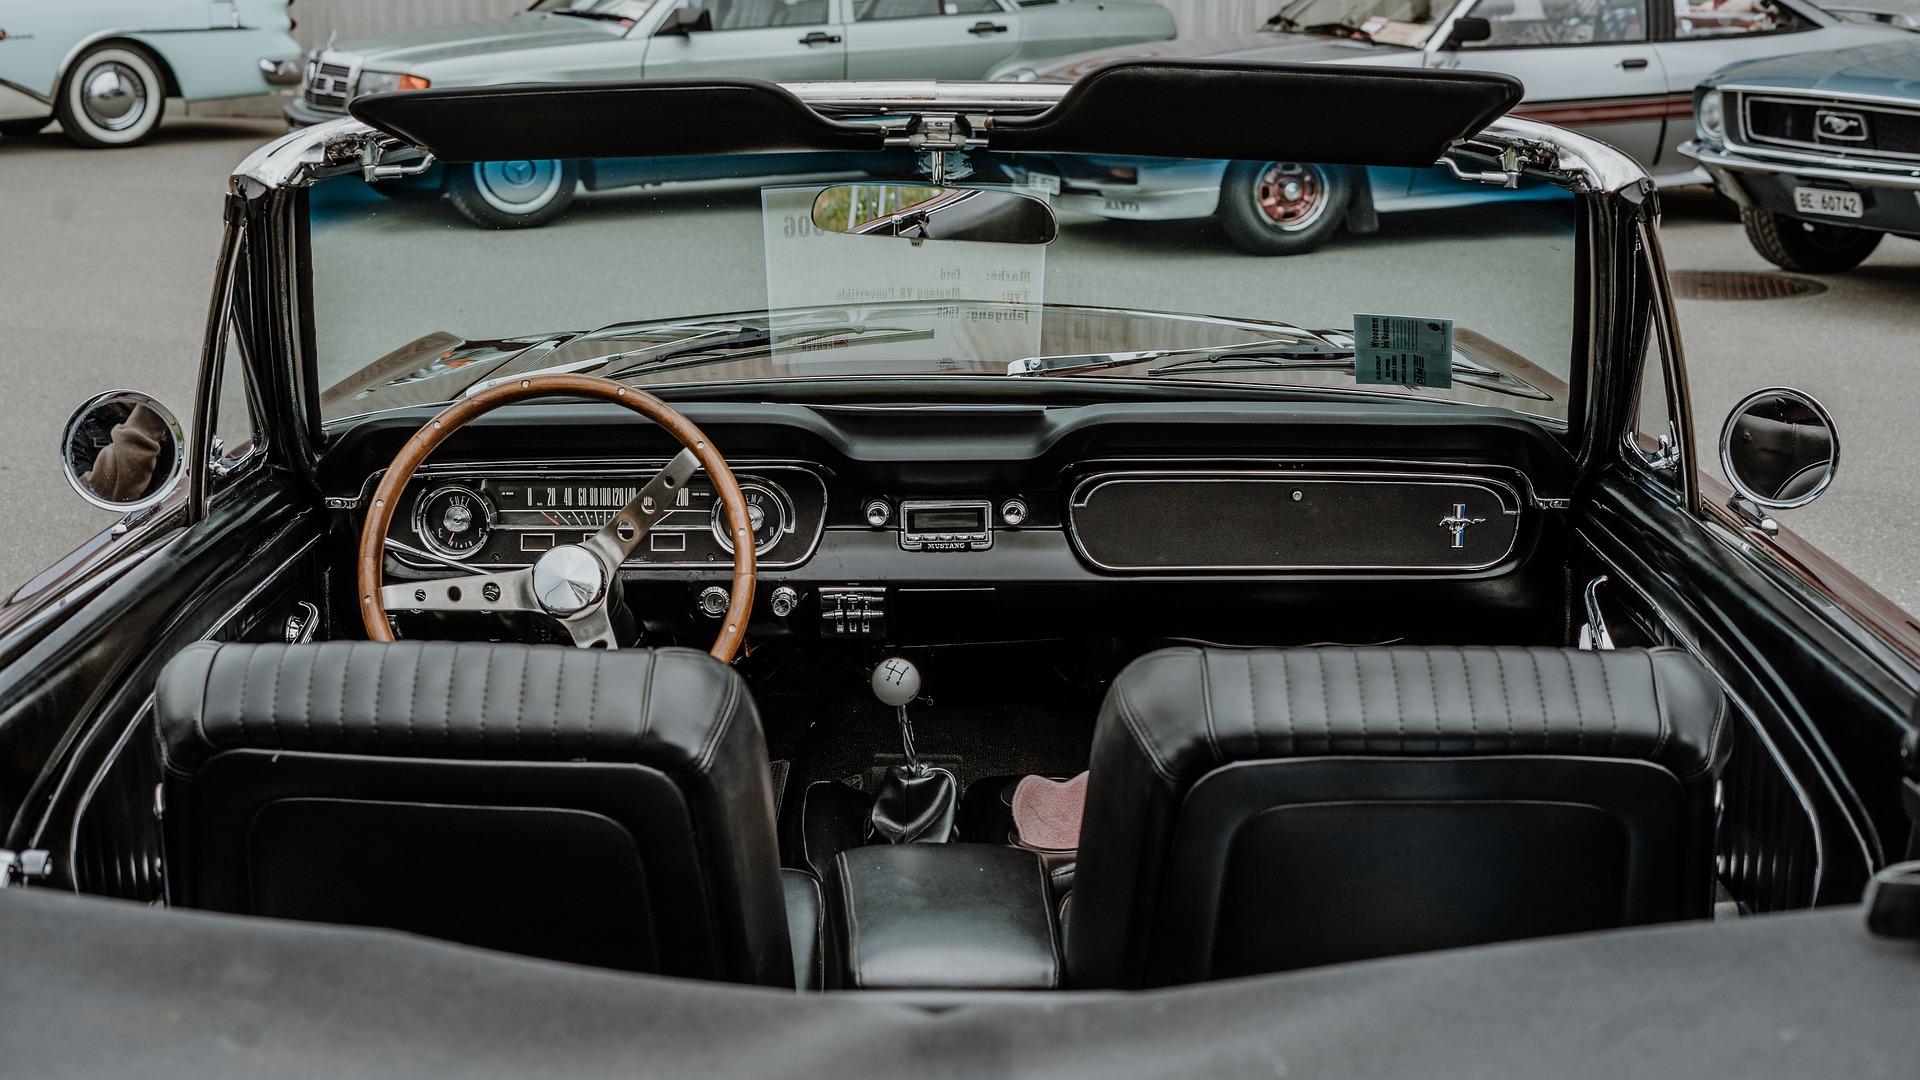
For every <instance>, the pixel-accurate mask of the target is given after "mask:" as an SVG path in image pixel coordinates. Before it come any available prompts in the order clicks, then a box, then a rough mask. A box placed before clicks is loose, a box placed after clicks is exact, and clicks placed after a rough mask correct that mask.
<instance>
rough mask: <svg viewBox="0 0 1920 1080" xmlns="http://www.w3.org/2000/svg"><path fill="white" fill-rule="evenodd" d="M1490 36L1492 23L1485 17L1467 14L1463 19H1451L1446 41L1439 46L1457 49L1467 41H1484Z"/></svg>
mask: <svg viewBox="0 0 1920 1080" xmlns="http://www.w3.org/2000/svg"><path fill="white" fill-rule="evenodd" d="M1492 36H1493V24H1492V23H1490V22H1488V21H1487V20H1485V19H1477V18H1474V17H1473V16H1471V15H1469V16H1467V17H1466V18H1463V19H1455V20H1453V29H1452V30H1451V31H1449V32H1448V33H1447V40H1446V43H1445V44H1443V45H1441V46H1440V47H1441V48H1442V49H1457V48H1459V47H1460V46H1462V45H1465V44H1466V43H1467V42H1469V41H1485V40H1487V39H1488V38H1490V37H1492Z"/></svg>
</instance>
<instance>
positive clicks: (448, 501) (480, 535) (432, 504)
mask: <svg viewBox="0 0 1920 1080" xmlns="http://www.w3.org/2000/svg"><path fill="white" fill-rule="evenodd" d="M413 531H414V533H415V534H416V535H418V536H419V537H420V540H421V542H422V543H424V544H426V545H427V547H428V549H430V550H431V551H433V553H434V554H436V555H443V556H445V557H447V558H449V559H464V558H467V557H468V556H470V555H472V554H473V553H474V552H476V551H479V550H480V549H481V548H482V547H484V546H486V543H487V537H488V536H490V535H492V531H493V506H492V504H491V503H489V502H487V499H486V496H484V495H481V494H480V493H479V492H477V491H473V490H472V489H470V488H464V487H461V486H459V485H457V484H455V485H450V486H448V487H443V488H439V489H436V490H434V491H432V492H429V493H428V494H427V495H425V496H423V497H422V498H421V499H420V501H419V503H417V504H416V505H415V506H414V511H413Z"/></svg>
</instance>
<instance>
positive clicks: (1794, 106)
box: [1739, 94, 1920, 163]
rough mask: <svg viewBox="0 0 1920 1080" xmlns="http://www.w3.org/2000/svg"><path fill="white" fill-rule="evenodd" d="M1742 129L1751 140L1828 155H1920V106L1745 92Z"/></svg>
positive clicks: (1751, 142)
mask: <svg viewBox="0 0 1920 1080" xmlns="http://www.w3.org/2000/svg"><path fill="white" fill-rule="evenodd" d="M1739 115H1740V129H1741V131H1740V134H1741V136H1742V140H1743V141H1745V142H1747V143H1748V144H1749V145H1756V146H1781V147H1790V148H1792V149H1795V150H1802V151H1810V152H1813V153H1817V154H1820V155H1821V156H1823V157H1853V158H1865V159H1878V160H1884V161H1898V162H1902V163H1906V162H1911V161H1920V110H1915V109H1902V108H1897V107H1893V106H1881V105H1872V104H1866V103H1863V102H1852V101H1842V100H1823V99H1820V98H1792V97H1775V96H1773V95H1763V94H1743V95H1741V99H1740V111H1739Z"/></svg>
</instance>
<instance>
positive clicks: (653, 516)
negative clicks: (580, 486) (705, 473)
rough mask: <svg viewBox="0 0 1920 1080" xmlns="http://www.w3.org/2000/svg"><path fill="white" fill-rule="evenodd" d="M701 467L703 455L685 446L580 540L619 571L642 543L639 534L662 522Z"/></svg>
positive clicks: (613, 570) (612, 570) (612, 571)
mask: <svg viewBox="0 0 1920 1080" xmlns="http://www.w3.org/2000/svg"><path fill="white" fill-rule="evenodd" d="M699 468H700V459H699V458H698V457H695V456H694V453H693V451H692V450H682V451H680V452H679V453H678V454H675V455H674V458H673V460H672V461H669V462H667V465H666V468H664V469H661V470H660V471H659V472H657V473H655V474H654V475H653V479H652V480H649V481H647V484H646V486H645V487H643V488H641V489H640V490H639V492H638V493H636V494H635V495H634V497H633V501H632V502H629V503H627V505H625V506H623V507H621V508H620V510H619V512H618V513H616V514H614V515H613V517H612V518H611V519H609V520H608V521H607V523H606V524H605V525H603V526H601V528H600V531H599V532H597V533H594V534H593V535H592V536H590V537H588V538H587V539H586V540H585V541H583V542H582V543H581V545H580V546H581V547H584V548H586V549H587V550H588V551H591V552H593V554H594V557H596V558H598V559H599V560H600V565H601V566H603V567H605V568H606V570H607V573H609V574H616V573H619V572H620V564H622V563H624V562H626V561H627V556H629V555H632V554H633V552H634V549H636V548H638V547H639V546H640V538H641V537H644V536H646V535H647V530H649V529H651V528H653V527H654V526H655V525H657V524H659V522H660V519H661V518H663V517H666V516H667V515H668V514H670V513H672V512H673V500H674V497H675V496H676V495H678V494H679V491H680V489H681V488H684V487H686V486H687V481H688V480H691V479H693V474H694V473H695V472H697V471H698V470H699Z"/></svg>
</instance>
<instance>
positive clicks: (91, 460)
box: [60, 390, 187, 512]
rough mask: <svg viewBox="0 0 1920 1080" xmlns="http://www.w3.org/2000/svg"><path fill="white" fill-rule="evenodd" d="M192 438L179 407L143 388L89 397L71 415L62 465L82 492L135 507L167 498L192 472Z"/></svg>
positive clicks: (119, 506) (102, 503) (100, 501)
mask: <svg viewBox="0 0 1920 1080" xmlns="http://www.w3.org/2000/svg"><path fill="white" fill-rule="evenodd" d="M186 445H187V443H186V438H185V437H184V436H183V435H182V434H181V428H180V421H179V420H178V419H177V418H175V416H174V415H173V410H171V409H169V408H167V407H166V406H165V405H162V404H161V403H160V402H158V401H156V400H154V399H153V398H151V397H149V396H147V395H146V394H142V393H140V392H139V391H137V390H109V391H107V392H106V393H104V394H99V395H96V396H95V397H92V398H89V399H88V400H87V401H86V402H84V403H82V404H81V406H80V407H79V408H77V409H75V410H74V411H73V415H72V416H71V417H69V418H68V419H67V426H66V429H65V430H64V431H63V432H62V434H61V438H60V465H61V468H62V469H63V471H65V473H66V476H67V483H69V484H72V485H73V490H75V491H77V492H79V493H80V497H81V498H83V499H85V500H87V501H88V502H90V503H92V504H93V505H95V506H98V507H102V508H104V509H107V510H119V511H123V512H130V511H134V510H140V509H144V508H146V507H149V506H152V505H154V504H155V503H158V502H160V501H161V500H162V499H165V498H166V497H167V496H168V495H169V494H171V493H172V492H173V490H174V489H175V488H177V487H179V486H180V478H181V477H182V476H183V475H185V473H186V466H187V454H186Z"/></svg>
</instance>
